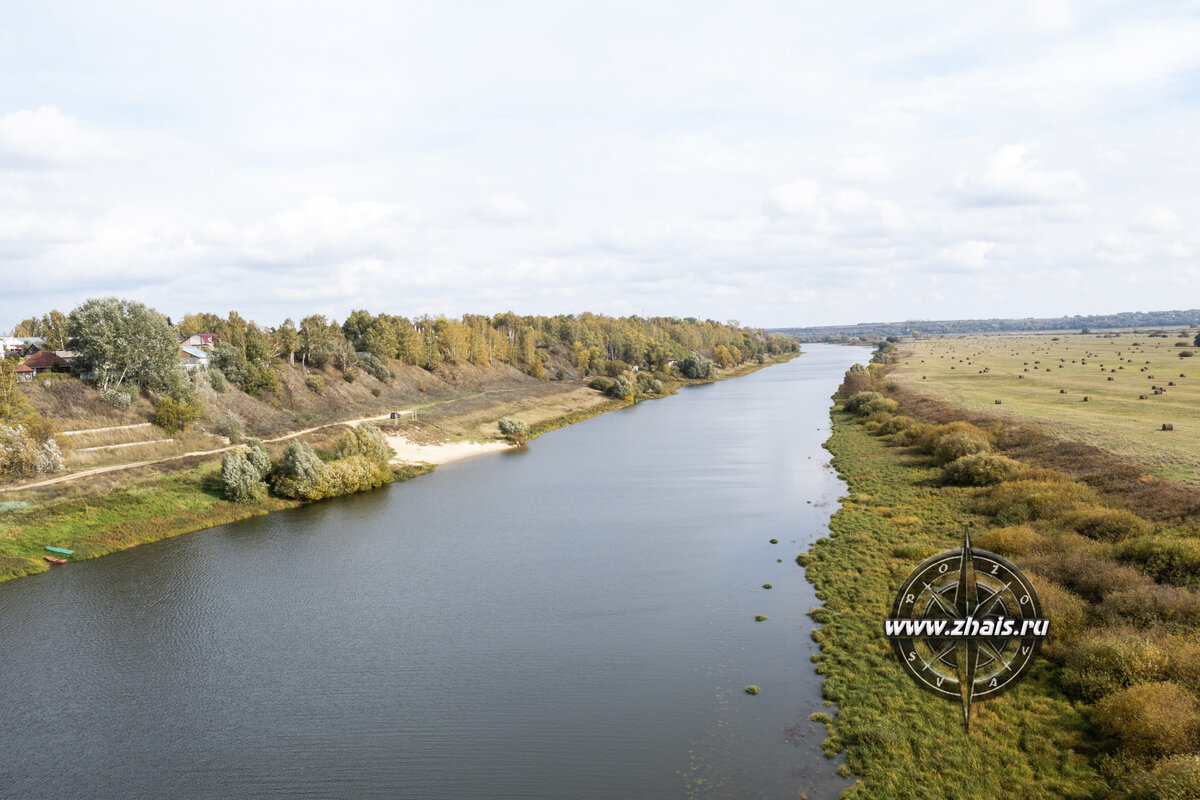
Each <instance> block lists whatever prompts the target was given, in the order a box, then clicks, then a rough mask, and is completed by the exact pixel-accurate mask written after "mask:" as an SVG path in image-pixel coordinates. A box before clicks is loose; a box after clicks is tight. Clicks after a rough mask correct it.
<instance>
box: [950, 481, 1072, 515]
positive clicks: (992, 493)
mask: <svg viewBox="0 0 1200 800" xmlns="http://www.w3.org/2000/svg"><path fill="white" fill-rule="evenodd" d="M1093 497H1094V495H1093V494H1092V491H1091V490H1090V489H1089V488H1088V487H1086V486H1084V485H1083V484H1081V483H1074V482H1060V481H1047V480H1016V481H1008V482H1006V483H1001V484H999V485H997V486H994V487H993V488H991V489H989V490H988V492H987V493H986V494H984V495H983V496H982V497H980V498H978V499H977V500H976V501H975V504H974V509H975V510H976V511H978V512H979V513H981V514H987V515H989V516H992V517H995V518H996V521H997V522H999V523H1000V524H1001V525H1017V524H1020V523H1022V522H1030V521H1032V520H1035V519H1054V518H1057V517H1060V516H1062V515H1064V514H1068V513H1070V512H1071V511H1074V510H1075V509H1076V508H1078V507H1079V506H1080V505H1081V504H1083V503H1086V502H1090V501H1091V500H1092V499H1093Z"/></svg>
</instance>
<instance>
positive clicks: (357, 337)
mask: <svg viewBox="0 0 1200 800" xmlns="http://www.w3.org/2000/svg"><path fill="white" fill-rule="evenodd" d="M374 321H375V320H374V319H373V318H372V317H371V312H369V311H364V310H362V309H357V310H355V311H351V312H350V316H348V317H346V321H345V322H343V323H342V335H344V336H345V337H346V340H347V341H349V342H350V344H351V345H353V347H354V349H355V350H366V349H367V347H366V337H367V331H369V330H370V329H371V323H372V322H374Z"/></svg>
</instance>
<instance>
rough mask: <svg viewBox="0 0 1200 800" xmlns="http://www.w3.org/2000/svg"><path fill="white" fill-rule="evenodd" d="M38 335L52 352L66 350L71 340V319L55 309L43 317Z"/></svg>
mask: <svg viewBox="0 0 1200 800" xmlns="http://www.w3.org/2000/svg"><path fill="white" fill-rule="evenodd" d="M36 335H38V336H41V337H42V341H44V342H45V343H46V346H47V347H49V348H50V349H51V350H66V349H67V342H68V341H70V338H71V335H70V319H69V318H68V317H67V315H66V314H64V313H62V312H61V311H59V310H57V309H55V310H54V311H51V312H50V313H49V314H46V315H45V316H44V317H42V324H41V331H39V332H38V333H37V334H36Z"/></svg>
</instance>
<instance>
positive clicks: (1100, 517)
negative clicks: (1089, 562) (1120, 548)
mask: <svg viewBox="0 0 1200 800" xmlns="http://www.w3.org/2000/svg"><path fill="white" fill-rule="evenodd" d="M1062 522H1063V524H1064V525H1066V526H1067V527H1069V528H1071V529H1072V530H1074V531H1075V532H1077V533H1081V534H1083V535H1084V536H1087V537H1088V538H1090V539H1101V540H1103V541H1109V542H1115V541H1121V540H1123V539H1132V538H1134V537H1137V536H1147V535H1149V534H1150V533H1151V532H1153V530H1154V527H1153V526H1152V525H1151V524H1150V523H1149V522H1146V520H1144V519H1142V518H1141V517H1139V516H1138V515H1136V514H1132V513H1130V512H1128V511H1124V510H1122V509H1119V508H1102V507H1093V508H1081V509H1079V510H1078V511H1074V512H1072V513H1070V514H1067V515H1066V516H1065V517H1063V520H1062Z"/></svg>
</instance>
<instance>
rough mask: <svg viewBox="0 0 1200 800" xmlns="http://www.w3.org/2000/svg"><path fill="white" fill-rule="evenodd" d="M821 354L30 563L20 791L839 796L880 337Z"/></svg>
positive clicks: (11, 748) (11, 628)
mask: <svg viewBox="0 0 1200 800" xmlns="http://www.w3.org/2000/svg"><path fill="white" fill-rule="evenodd" d="M805 349H806V353H805V354H804V355H802V356H800V357H799V358H796V359H794V360H792V361H791V362H789V363H787V364H782V365H777V366H772V367H769V368H767V369H764V370H760V371H758V372H756V373H753V374H751V375H748V376H746V377H743V378H737V379H734V380H728V381H723V382H720V383H715V384H710V385H705V386H696V387H691V388H687V389H684V390H682V391H680V392H679V393H678V394H677V395H676V396H673V397H669V398H665V399H662V400H655V401H651V402H645V403H641V404H639V405H637V406H634V407H631V408H628V409H624V410H621V411H618V412H613V413H610V414H605V415H603V416H600V417H597V418H595V419H591V420H588V421H586V422H582V423H579V424H577V425H572V426H570V427H568V428H564V429H561V430H558V431H555V432H553V433H551V434H548V435H546V436H543V437H541V438H539V439H537V440H535V441H533V442H531V443H530V444H529V446H528V447H525V448H523V449H521V450H517V449H513V450H512V451H509V452H506V453H503V454H499V455H490V456H480V457H477V458H475V459H472V460H468V461H463V462H458V463H455V464H450V465H446V466H444V467H440V468H439V469H438V470H437V472H436V473H435V474H434V475H431V476H428V477H423V478H419V479H417V480H413V481H409V482H407V483H403V484H398V485H394V486H391V487H389V488H387V489H384V490H380V491H377V492H373V493H370V494H365V495H358V496H354V497H348V498H342V499H339V500H334V501H329V502H324V503H319V504H315V505H312V506H308V507H305V508H302V509H298V510H295V511H288V512H281V513H277V514H272V515H270V516H267V517H260V518H256V519H251V520H246V521H244V522H239V523H236V524H232V525H224V526H221V527H218V528H212V529H209V530H206V531H202V532H199V533H194V534H189V535H187V536H180V537H177V538H174V539H169V540H166V541H162V542H158V543H155V544H152V545H146V546H143V547H138V548H134V549H132V550H127V551H124V552H121V553H117V554H114V555H111V556H106V557H104V558H101V559H95V560H92V561H87V562H80V563H73V564H70V565H68V566H66V567H62V568H56V569H53V570H51V571H50V572H48V573H45V574H42V575H38V576H34V577H29V578H24V579H21V580H16V581H10V582H8V583H5V584H0V796H2V797H5V798H22V799H25V798H28V799H32V798H43V797H44V798H65V797H70V798H105V799H106V800H107V799H108V798H117V797H120V798H259V797H286V798H422V799H423V800H425V799H427V798H433V799H434V800H438V799H439V798H445V800H461V799H463V798H567V797H570V798H605V799H606V800H607V799H608V798H687V797H697V798H708V797H714V798H716V797H721V798H725V797H728V798H753V797H772V798H773V797H786V798H795V797H797V796H798V795H799V796H806V797H808V798H810V800H821V799H822V798H833V797H836V796H837V795H838V794H839V793H840V792H841V791H842V789H844V788H845V786H846V785H848V784H847V782H846V781H844V780H842V779H840V778H838V777H836V769H837V766H838V762H836V761H833V760H829V759H826V758H825V757H824V756H822V755H821V754H820V752H819V750H818V749H817V746H818V745H819V743H820V741H821V739H822V738H823V737H824V728H823V726H821V725H815V724H812V723H809V721H808V717H809V715H810V714H811V713H813V712H816V711H821V710H824V709H823V706H822V702H821V696H820V680H819V676H817V675H815V674H814V673H813V668H812V664H811V663H810V658H809V657H810V656H811V655H812V654H813V653H814V652H816V645H815V644H814V643H813V642H812V639H811V636H810V633H811V629H812V623H811V621H810V620H809V618H808V616H807V614H806V612H807V611H808V610H809V609H810V608H812V607H813V606H815V605H817V604H818V601H817V600H816V599H815V597H814V595H813V590H812V587H811V586H810V585H809V583H808V582H807V581H806V580H805V578H804V573H803V570H802V569H801V568H800V567H798V566H797V565H796V564H795V561H794V559H795V556H796V553H797V552H799V551H801V550H803V549H805V548H806V547H807V545H808V544H809V543H810V542H812V541H813V540H814V539H816V538H819V537H820V536H822V535H824V534H825V533H826V530H827V528H826V526H827V523H828V519H829V515H830V513H831V512H832V511H833V510H835V509H836V507H837V498H838V496H839V495H840V494H841V493H842V491H843V488H844V484H842V483H841V481H840V480H839V479H838V478H837V476H836V475H835V474H834V473H833V472H832V471H831V470H830V469H829V468H828V466H827V462H828V453H826V452H825V451H824V450H823V449H822V448H821V443H822V442H823V441H824V440H825V439H826V438H828V435H829V417H828V407H829V403H830V400H829V397H830V395H831V394H832V393H833V391H834V389H835V388H836V387H837V385H838V383H839V382H840V380H841V376H842V374H843V372H844V371H845V370H846V369H847V367H849V365H850V364H852V363H853V362H855V361H866V359H867V357H868V351H867V349H866V348H849V347H836V346H830V345H824V346H823V345H808V346H806V348H805ZM773 538H775V539H778V540H779V543H778V544H771V543H770V540H771V539H773ZM767 583H769V584H771V585H772V587H773V588H771V589H764V588H763V584H767ZM758 614H763V615H766V616H767V617H768V619H767V620H766V621H764V622H756V621H755V616H756V615H758ZM749 684H755V685H757V686H759V687H760V689H761V693H760V694H759V695H757V696H749V695H747V694H746V693H745V692H744V689H745V687H746V686H747V685H749ZM801 792H804V793H805V794H804V795H800V793H801Z"/></svg>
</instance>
